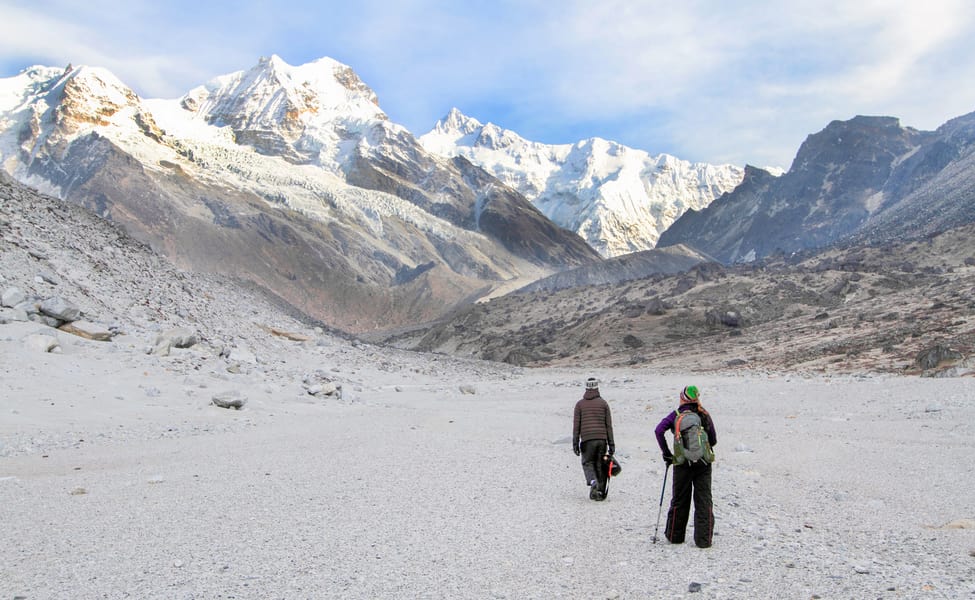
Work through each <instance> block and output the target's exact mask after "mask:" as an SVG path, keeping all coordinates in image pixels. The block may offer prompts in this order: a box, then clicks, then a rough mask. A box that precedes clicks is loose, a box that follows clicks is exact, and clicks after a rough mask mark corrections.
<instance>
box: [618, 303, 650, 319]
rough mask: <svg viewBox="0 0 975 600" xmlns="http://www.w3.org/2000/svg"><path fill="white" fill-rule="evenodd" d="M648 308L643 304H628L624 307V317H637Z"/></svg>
mask: <svg viewBox="0 0 975 600" xmlns="http://www.w3.org/2000/svg"><path fill="white" fill-rule="evenodd" d="M646 311H647V309H646V308H645V307H644V306H643V305H642V304H628V305H627V306H624V307H623V317H624V318H626V319H635V318H637V317H639V316H641V315H642V314H643V313H645V312H646Z"/></svg>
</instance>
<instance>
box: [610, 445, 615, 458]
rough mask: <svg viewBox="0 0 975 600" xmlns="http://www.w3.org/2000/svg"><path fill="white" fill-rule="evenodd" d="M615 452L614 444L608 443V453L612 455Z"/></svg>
mask: <svg viewBox="0 0 975 600" xmlns="http://www.w3.org/2000/svg"><path fill="white" fill-rule="evenodd" d="M615 452H616V444H610V445H609V455H610V456H612V455H613V454H614V453H615Z"/></svg>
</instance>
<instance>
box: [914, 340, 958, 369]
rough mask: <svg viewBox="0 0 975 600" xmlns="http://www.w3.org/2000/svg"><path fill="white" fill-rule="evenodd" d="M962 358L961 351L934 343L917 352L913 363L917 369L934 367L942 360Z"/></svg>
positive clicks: (942, 361)
mask: <svg viewBox="0 0 975 600" xmlns="http://www.w3.org/2000/svg"><path fill="white" fill-rule="evenodd" d="M960 358H962V355H961V352H958V351H957V350H953V349H951V348H949V347H947V346H945V345H943V344H936V345H934V346H932V347H930V348H925V349H924V350H921V351H920V352H918V353H917V356H916V357H915V358H914V364H915V365H917V367H918V368H919V369H922V370H925V371H926V370H928V369H934V368H936V367H938V366H939V365H941V364H942V363H944V362H947V361H951V360H958V359H960Z"/></svg>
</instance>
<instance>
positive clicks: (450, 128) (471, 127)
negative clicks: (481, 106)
mask: <svg viewBox="0 0 975 600" xmlns="http://www.w3.org/2000/svg"><path fill="white" fill-rule="evenodd" d="M482 127H484V125H483V124H481V122H480V121H478V120H477V119H475V118H473V117H468V116H467V115H465V114H464V113H462V112H461V111H460V109H458V108H457V107H454V108H451V109H450V111H449V112H448V113H447V114H446V115H444V117H443V118H442V119H440V120H439V121H437V124H436V125H434V126H433V132H435V133H439V134H447V133H459V134H460V135H470V134H472V133H475V132H477V131H478V130H479V129H481V128H482Z"/></svg>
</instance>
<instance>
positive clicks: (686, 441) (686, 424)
mask: <svg viewBox="0 0 975 600" xmlns="http://www.w3.org/2000/svg"><path fill="white" fill-rule="evenodd" d="M674 413H675V414H676V415H677V420H676V421H675V422H674V464H675V465H683V464H685V463H696V462H697V461H699V460H703V461H704V462H706V463H708V464H710V463H713V462H714V450H712V449H711V443H710V442H709V441H708V432H707V431H705V430H704V424H703V423H702V422H701V415H699V414H697V413H696V412H694V411H690V412H680V411H674Z"/></svg>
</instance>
